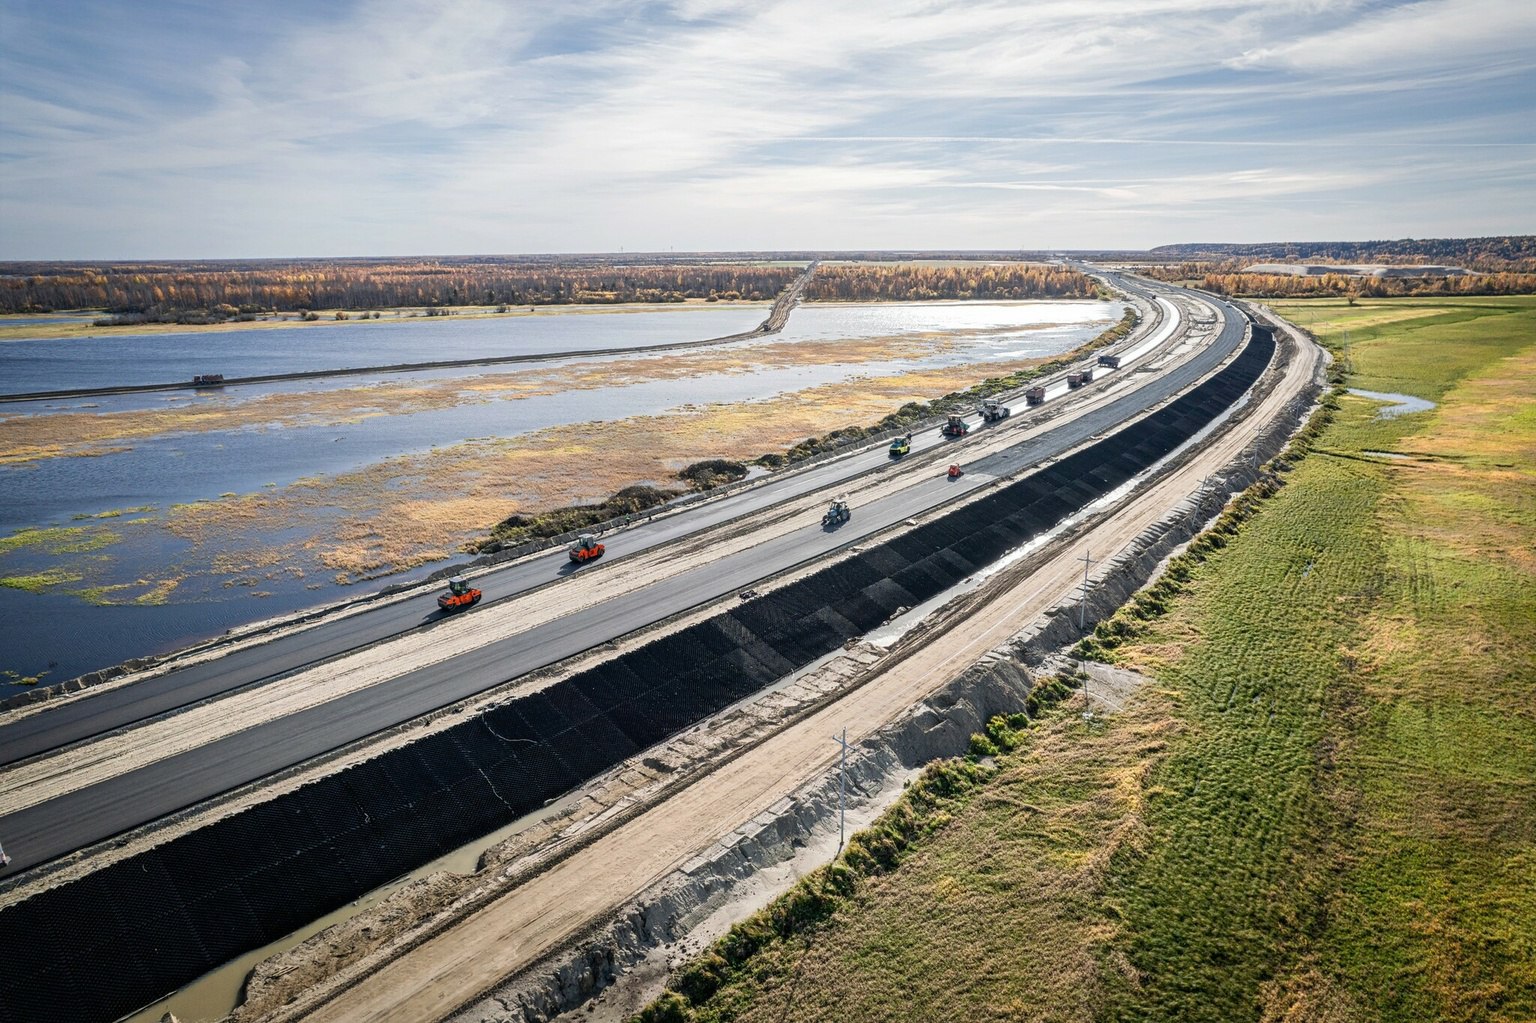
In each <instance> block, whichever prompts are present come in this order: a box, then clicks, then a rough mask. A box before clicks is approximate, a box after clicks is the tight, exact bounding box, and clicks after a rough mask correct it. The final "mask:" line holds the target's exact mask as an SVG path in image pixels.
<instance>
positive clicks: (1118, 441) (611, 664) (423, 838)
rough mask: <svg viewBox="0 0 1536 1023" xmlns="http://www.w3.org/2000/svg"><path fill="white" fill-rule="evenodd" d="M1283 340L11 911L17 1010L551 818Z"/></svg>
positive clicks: (1133, 453) (1008, 529)
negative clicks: (862, 545)
mask: <svg viewBox="0 0 1536 1023" xmlns="http://www.w3.org/2000/svg"><path fill="white" fill-rule="evenodd" d="M1273 351H1274V339H1273V335H1272V334H1271V333H1270V331H1269V330H1267V329H1266V328H1262V327H1256V328H1254V331H1253V338H1252V340H1251V341H1250V342H1249V344H1248V345H1247V346H1246V347H1245V348H1244V349H1243V351H1242V352H1241V353H1240V354H1239V355H1238V356H1237V358H1236V359H1234V360H1233V361H1232V362H1231V363H1230V364H1229V365H1228V366H1227V367H1226V368H1224V369H1223V370H1221V371H1220V372H1219V373H1217V374H1216V375H1215V376H1213V377H1212V378H1211V379H1209V380H1207V381H1205V382H1204V383H1202V384H1201V385H1199V386H1198V387H1196V388H1194V389H1193V390H1191V391H1190V392H1188V393H1187V394H1185V395H1183V396H1182V397H1180V398H1178V399H1176V400H1174V401H1172V402H1170V403H1169V404H1168V405H1166V406H1165V407H1163V408H1162V409H1160V410H1158V411H1157V412H1155V413H1153V414H1152V415H1150V416H1148V417H1147V418H1145V419H1143V420H1141V421H1140V422H1138V423H1136V424H1134V425H1132V426H1131V427H1129V428H1126V429H1123V430H1121V431H1120V432H1118V433H1116V434H1114V435H1112V436H1110V437H1107V438H1105V439H1104V440H1101V441H1099V442H1098V443H1096V444H1094V445H1092V446H1090V447H1088V448H1085V449H1083V450H1080V451H1078V452H1076V453H1074V454H1072V455H1069V456H1067V457H1066V458H1063V459H1062V460H1060V461H1058V462H1056V463H1054V464H1053V465H1050V466H1048V467H1046V468H1044V469H1042V470H1040V471H1038V472H1036V473H1034V474H1033V475H1031V476H1029V477H1026V478H1024V479H1022V480H1019V481H1017V482H1014V483H1011V484H1008V485H1005V486H1001V487H999V488H997V489H996V490H994V491H993V492H992V493H990V494H988V495H987V496H985V497H983V498H981V499H979V500H977V501H974V502H972V503H970V504H968V505H966V506H964V507H962V508H959V509H956V510H955V511H952V512H950V513H948V514H946V515H943V516H942V517H940V518H937V519H935V520H932V521H930V522H928V523H926V524H924V525H921V526H918V527H916V528H915V529H913V530H911V531H910V532H908V533H905V534H903V535H901V536H898V537H895V538H893V539H891V540H889V541H887V542H884V543H881V544H878V545H875V546H872V547H871V548H870V549H868V550H866V551H863V552H861V553H859V554H856V555H854V556H852V557H850V558H847V559H845V560H842V561H840V562H838V563H836V564H833V565H829V566H827V567H825V568H823V569H821V570H819V571H816V572H814V573H812V574H811V575H809V576H806V577H805V578H802V579H800V580H798V581H796V582H794V583H791V584H789V585H786V586H783V587H781V588H779V589H777V590H774V591H773V592H771V593H768V594H765V595H763V596H760V597H757V598H754V599H752V600H749V601H746V602H744V603H743V604H741V605H739V606H737V607H735V608H733V609H732V610H731V611H729V612H727V613H725V614H722V615H717V616H716V617H713V618H710V619H708V620H706V621H703V622H699V623H697V624H695V625H692V626H689V627H688V628H685V629H682V630H680V631H678V632H675V633H673V634H671V635H668V636H664V637H661V638H659V639H656V640H654V641H652V642H650V643H648V644H646V645H644V646H642V647H640V648H638V649H636V650H633V651H630V652H629V653H626V654H623V655H621V656H619V657H616V658H614V659H612V660H609V661H607V662H604V663H602V664H599V665H596V666H595V667H593V668H590V669H587V670H585V671H582V672H580V673H578V674H576V675H573V676H571V677H569V678H567V679H564V680H562V681H560V682H558V683H555V684H554V685H552V686H550V687H548V688H546V689H544V690H541V691H539V692H536V693H532V694H529V695H527V696H524V697H521V698H519V699H516V700H513V701H510V702H508V703H506V704H503V705H501V706H499V707H495V708H493V709H490V710H488V711H486V712H484V713H482V714H479V715H477V716H475V717H473V718H470V719H469V720H466V721H464V722H462V723H461V724H458V725H456V726H454V727H452V728H449V729H447V730H444V731H441V732H438V733H435V734H433V735H430V736H427V737H424V738H422V739H420V740H418V741H416V742H414V743H412V744H410V745H407V746H404V747H400V748H397V749H394V750H391V751H389V752H387V753H384V754H381V755H380V756H378V757H376V758H374V759H372V760H368V761H365V762H363V763H360V764H356V765H353V766H352V767H349V768H347V769H345V770H343V771H340V772H338V773H337V774H334V775H331V776H329V777H327V778H324V779H321V780H319V781H315V782H312V783H310V784H308V785H305V786H303V787H301V788H299V789H297V790H295V791H292V792H289V793H287V794H284V795H281V796H278V797H276V798H274V799H272V800H270V801H268V802H266V803H262V804H259V805H257V806H253V807H251V808H249V809H247V810H244V811H242V812H240V813H237V814H234V815H233V816H230V817H227V818H224V819H223V820H220V821H218V822H216V823H214V824H211V825H209V826H208V827H205V828H202V829H200V830H197V831H194V832H191V833H189V834H186V835H183V836H181V837H178V838H175V839H173V840H171V841H169V842H166V843H165V844H163V845H160V846H157V847H155V848H153V849H150V850H147V851H145V852H143V853H140V854H137V855H135V856H132V857H129V858H127V859H124V860H120V861H118V862H116V863H114V864H112V865H110V866H107V867H104V868H102V869H101V870H99V871H97V872H95V873H93V874H90V875H88V876H86V877H84V878H81V879H79V880H77V881H73V882H70V883H67V884H64V885H60V886H58V887H56V888H52V889H48V890H46V891H43V892H40V893H39V894H37V895H35V896H33V897H32V898H30V899H28V900H26V901H24V902H22V903H19V904H17V905H14V906H10V907H7V908H5V909H4V910H0V942H4V945H5V947H7V948H10V949H25V950H26V952H25V954H21V955H13V956H12V957H10V958H9V960H8V962H7V964H6V969H5V971H4V972H3V974H0V1019H5V1020H10V1019H17V1020H23V1019H25V1020H50V1019H68V1020H93V1019H100V1020H112V1019H116V1018H118V1017H120V1016H122V1015H123V1014H125V1013H127V1012H130V1011H132V1010H133V1009H135V1008H137V1007H138V1006H141V1005H144V1004H147V1003H149V1002H151V1001H153V1000H154V999H156V998H158V997H160V996H163V995H164V994H165V993H166V992H168V991H171V990H173V989H175V988H176V987H179V986H180V985H182V984H185V983H187V982H188V981H190V980H192V979H194V978H195V977H197V976H198V975H199V974H201V973H203V972H205V971H207V970H208V969H210V968H212V967H214V966H217V965H219V964H221V963H223V962H225V961H227V960H229V959H231V958H233V957H234V956H236V955H239V954H240V953H242V952H246V951H249V950H250V949H253V948H258V947H260V946H261V945H263V944H266V943H268V942H271V941H274V940H276V939H277V938H280V937H282V936H283V935H284V934H287V933H288V932H290V931H292V930H293V929H295V928H296V927H298V926H300V925H302V924H304V923H307V922H308V921H310V920H313V919H315V918H316V917H319V916H322V915H324V914H325V913H327V912H330V911H331V910H333V909H335V908H337V907H338V906H341V905H343V904H345V903H346V902H348V901H350V900H352V899H355V898H357V897H359V896H361V895H363V894H364V893H366V892H367V891H369V890H371V889H373V888H376V887H378V886H379V885H381V884H384V883H385V882H388V881H390V880H392V879H394V878H396V877H398V876H400V875H401V874H403V873H405V872H407V871H409V870H411V869H413V868H414V867H416V866H418V865H419V864H421V863H424V862H427V861H429V860H431V859H433V858H435V857H437V856H440V855H442V854H444V853H446V852H448V851H450V850H452V849H454V848H457V847H458V846H460V845H462V844H464V843H465V842H467V841H470V840H471V839H473V838H476V837H478V836H480V835H482V834H485V833H487V832H489V831H492V830H494V829H495V828H497V827H500V826H502V825H504V824H506V823H508V822H510V821H512V820H514V819H515V818H517V817H519V816H522V815H523V814H526V813H528V812H530V811H532V810H536V809H538V808H539V807H541V806H542V805H544V804H545V803H546V802H547V801H549V800H550V799H553V798H554V797H556V796H558V795H560V794H561V793H563V792H566V791H568V790H570V789H572V788H574V787H576V786H577V785H579V784H581V783H582V782H584V781H585V780H587V779H589V778H591V777H593V776H594V775H596V774H598V773H600V772H602V771H603V770H605V769H607V768H609V767H611V766H613V765H614V764H617V763H619V762H620V761H622V760H624V759H626V758H628V757H630V756H632V755H634V754H635V753H638V752H639V751H641V750H643V749H646V748H647V747H650V746H652V745H654V744H656V743H658V742H660V741H662V740H663V739H665V738H667V737H668V736H670V735H673V734H675V733H677V732H679V731H681V730H683V729H685V728H687V727H689V726H691V725H693V724H695V723H696V722H698V721H699V720H701V719H703V718H705V717H707V716H708V715H710V714H712V713H714V712H716V711H719V710H721V709H723V708H725V707H727V706H729V705H730V704H732V703H735V702H736V701H738V700H740V699H742V698H744V697H747V696H750V695H751V694H752V693H754V692H756V691H757V690H759V689H761V688H762V687H763V686H765V685H767V684H768V683H770V682H773V681H775V680H777V679H779V678H781V677H783V676H784V675H785V674H787V673H789V672H790V671H792V670H794V669H795V668H798V667H800V666H802V665H805V664H808V663H809V662H811V661H813V660H815V659H816V658H817V657H820V656H821V655H823V654H826V653H828V652H830V651H832V650H834V649H836V648H837V647H838V646H840V645H842V644H843V643H844V642H846V641H847V640H849V639H852V638H854V637H857V636H860V635H863V634H864V633H866V632H868V631H869V630H870V629H872V628H874V627H875V626H877V625H879V624H881V623H882V622H884V621H886V620H887V619H889V618H890V617H891V616H892V615H893V614H895V613H896V612H897V611H898V610H899V609H901V608H907V607H914V606H916V605H918V604H920V603H922V602H923V601H925V600H927V599H929V598H931V597H933V596H936V595H937V594H939V593H941V592H943V591H944V590H946V589H948V588H949V587H951V586H953V585H955V584H956V583H959V582H961V581H962V580H964V579H965V578H966V577H968V576H970V575H972V574H974V573H975V572H976V571H977V570H978V569H980V568H982V567H984V566H985V565H988V564H990V563H991V562H993V561H995V560H996V559H998V558H999V557H1001V556H1002V555H1003V554H1005V553H1007V552H1008V551H1009V550H1011V549H1013V548H1015V547H1017V546H1018V545H1020V544H1022V543H1024V542H1025V541H1026V540H1028V539H1029V538H1030V537H1032V536H1035V535H1038V534H1039V533H1041V532H1043V531H1045V530H1047V529H1049V528H1051V527H1052V526H1054V525H1056V524H1057V523H1058V522H1059V521H1061V519H1062V518H1064V517H1065V516H1066V515H1068V514H1070V513H1071V512H1072V511H1074V510H1075V509H1077V508H1079V507H1081V506H1082V505H1083V504H1085V503H1087V502H1090V501H1092V500H1094V499H1096V498H1098V497H1100V496H1103V495H1104V494H1107V493H1109V492H1110V491H1112V490H1114V489H1115V488H1116V487H1119V486H1120V485H1122V484H1124V483H1125V482H1127V481H1128V480H1130V479H1131V478H1132V477H1133V476H1135V475H1136V474H1137V473H1139V472H1141V471H1143V470H1145V469H1147V468H1148V467H1150V466H1151V465H1153V464H1154V463H1155V462H1157V461H1158V460H1159V459H1161V458H1162V457H1164V456H1165V455H1167V454H1169V453H1170V452H1172V451H1173V450H1174V449H1175V448H1177V447H1178V446H1179V445H1180V444H1181V443H1183V442H1184V441H1185V440H1186V439H1188V438H1189V437H1190V436H1192V435H1193V434H1194V433H1195V432H1196V431H1198V430H1199V429H1200V428H1201V427H1203V426H1204V425H1205V424H1207V423H1208V422H1210V421H1211V420H1212V419H1213V418H1214V417H1215V416H1217V415H1218V414H1219V413H1220V412H1222V411H1223V410H1224V409H1226V408H1227V407H1228V406H1230V405H1231V404H1232V403H1233V402H1234V401H1235V400H1236V399H1237V398H1238V396H1240V395H1241V394H1243V393H1244V392H1246V391H1247V390H1248V389H1249V388H1250V387H1251V386H1252V385H1253V384H1254V382H1255V381H1256V380H1257V379H1258V377H1259V375H1260V374H1261V373H1262V372H1263V370H1264V368H1265V367H1266V366H1267V365H1268V364H1269V362H1270V358H1271V356H1272V354H1273Z"/></svg>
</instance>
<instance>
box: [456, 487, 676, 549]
mask: <svg viewBox="0 0 1536 1023" xmlns="http://www.w3.org/2000/svg"><path fill="white" fill-rule="evenodd" d="M678 494H679V492H678V491H676V490H662V489H661V488H659V487H653V486H648V485H646V484H639V485H636V486H632V487H625V488H624V489H623V490H620V491H619V492H618V493H616V494H614V495H613V496H612V497H610V498H608V499H607V500H605V501H601V502H599V503H597V504H578V505H571V506H569V507H565V508H555V509H553V510H551V511H547V512H543V513H541V514H538V515H512V516H509V517H508V518H506V519H503V520H502V521H501V522H499V523H497V524H496V526H495V527H494V528H493V529H492V530H491V537H490V540H489V541H487V542H486V543H483V544H480V545H478V549H482V550H484V549H497V548H499V547H511V546H515V545H517V544H520V543H523V542H525V541H527V540H534V539H541V538H548V537H552V536H560V535H561V534H562V533H573V532H576V531H577V530H581V529H587V528H589V527H591V526H597V525H602V524H604V523H607V522H611V521H613V520H614V519H617V518H621V517H623V516H625V515H635V514H638V513H640V512H643V511H648V510H649V509H651V508H655V507H657V506H658V505H662V504H665V503H667V502H668V501H670V500H672V499H673V498H675V497H677V496H678Z"/></svg>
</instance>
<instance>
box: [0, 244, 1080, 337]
mask: <svg viewBox="0 0 1536 1023" xmlns="http://www.w3.org/2000/svg"><path fill="white" fill-rule="evenodd" d="M29 269H33V271H34V272H31V273H26V274H21V273H12V274H8V275H5V276H3V277H0V312H6V313H26V312H46V311H51V310H55V309H102V310H105V311H107V312H108V313H111V314H112V316H111V317H109V318H107V319H105V320H103V321H100V322H101V323H103V325H109V324H123V323H143V322H146V321H166V322H179V323H208V322H218V321H222V320H227V319H248V318H252V317H254V316H256V315H260V314H265V313H270V312H300V313H303V312H306V311H312V310H316V309H350V310H369V309H386V308H397V307H424V308H426V309H427V310H428V312H429V313H430V312H433V311H446V310H447V309H450V308H453V307H456V306H491V307H500V308H502V309H505V308H508V307H514V306H523V307H528V306H541V305H565V304H591V303H616V302H642V303H670V302H682V301H685V300H688V299H696V300H703V301H730V300H751V301H765V300H769V299H772V298H774V297H775V296H776V295H778V294H779V293H780V292H781V291H783V290H784V288H785V287H787V286H788V285H789V284H790V283H791V282H793V281H794V280H795V278H797V277H798V276H799V275H800V273H801V271H802V268H801V267H799V266H794V265H788V266H786V265H760V264H747V263H738V264H717V263H707V264H691V265H681V264H670V265H655V266H594V265H582V264H575V265H556V264H540V265H514V264H508V263H504V262H499V261H494V262H492V261H488V262H485V263H474V262H468V261H465V260H462V259H461V260H454V261H451V262H438V261H428V260H415V261H401V262H394V263H388V262H361V261H357V262H348V261H337V262H334V263H325V262H306V263H292V264H276V263H274V264H258V265H242V266H234V265H221V264H110V265H105V266H81V265H69V264H49V265H47V266H39V267H33V268H29ZM1094 294H1096V288H1095V286H1094V284H1093V282H1092V281H1091V280H1089V279H1088V278H1087V277H1084V276H1083V275H1081V274H1079V273H1077V272H1076V271H1071V270H1065V269H1062V268H1060V267H1054V266H1040V265H1029V264H993V263H978V264H970V265H961V266H922V265H908V264H894V265H893V264H875V265H856V266H848V265H824V266H823V267H822V268H821V269H820V270H819V271H818V273H817V275H816V277H815V278H814V279H813V281H812V285H811V289H810V291H809V293H808V294H807V295H806V297H807V298H809V299H813V300H814V299H821V300H835V301H861V300H862V301H877V300H888V301H889V300H921V299H941V298H953V299H963V298H986V299H1002V298H1086V297H1092V296H1093V295H1094Z"/></svg>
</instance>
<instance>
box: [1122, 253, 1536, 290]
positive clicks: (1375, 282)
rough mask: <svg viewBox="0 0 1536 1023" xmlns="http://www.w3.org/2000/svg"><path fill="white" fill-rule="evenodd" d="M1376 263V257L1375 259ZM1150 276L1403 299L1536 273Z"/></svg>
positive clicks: (1212, 285)
mask: <svg viewBox="0 0 1536 1023" xmlns="http://www.w3.org/2000/svg"><path fill="white" fill-rule="evenodd" d="M1378 262H1379V261H1378ZM1142 272H1143V273H1145V274H1146V275H1147V276H1149V277H1156V278H1158V279H1160V280H1165V281H1180V282H1189V283H1193V284H1194V285H1195V287H1197V288H1204V289H1205V290H1207V291H1214V292H1216V293H1217V294H1218V295H1231V296H1235V297H1239V298H1347V297H1355V298H1404V297H1414V296H1421V295H1423V296H1427V295H1530V294H1536V273H1480V274H1472V275H1470V276H1463V277H1355V276H1351V275H1349V274H1334V273H1329V274H1319V275H1316V276H1300V275H1297V274H1262V273H1257V274H1251V273H1240V272H1238V270H1237V268H1236V266H1235V265H1234V264H1231V263H1224V264H1211V263H1183V264H1180V265H1177V266H1165V267H1144V268H1143V269H1142Z"/></svg>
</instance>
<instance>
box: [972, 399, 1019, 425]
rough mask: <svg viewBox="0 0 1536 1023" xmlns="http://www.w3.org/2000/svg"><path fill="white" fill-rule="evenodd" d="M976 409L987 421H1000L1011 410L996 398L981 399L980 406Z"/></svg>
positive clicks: (1008, 414)
mask: <svg viewBox="0 0 1536 1023" xmlns="http://www.w3.org/2000/svg"><path fill="white" fill-rule="evenodd" d="M976 411H977V412H980V413H981V418H982V419H983V420H984V421H986V422H988V423H996V422H1000V421H1001V420H1004V419H1007V418H1008V417H1009V416H1010V415H1011V414H1012V410H1011V409H1009V408H1008V406H1007V405H1004V404H1003V403H1002V402H1000V401H998V400H997V399H996V398H983V399H981V408H979V409H977V410H976Z"/></svg>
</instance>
